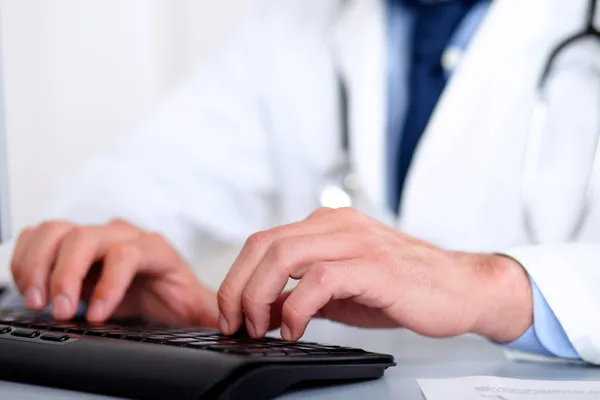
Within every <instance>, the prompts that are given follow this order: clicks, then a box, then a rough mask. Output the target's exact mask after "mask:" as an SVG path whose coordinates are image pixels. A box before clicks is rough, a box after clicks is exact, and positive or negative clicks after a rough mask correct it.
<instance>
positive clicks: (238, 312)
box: [218, 219, 335, 334]
mask: <svg viewBox="0 0 600 400" xmlns="http://www.w3.org/2000/svg"><path fill="white" fill-rule="evenodd" d="M333 229H335V226H333V224H331V223H328V221H324V220H322V219H318V220H313V221H302V222H296V223H293V224H290V225H285V226H282V227H278V228H274V229H271V230H268V231H264V232H259V233H256V234H254V235H252V236H250V238H249V239H248V240H247V241H246V244H245V245H244V247H243V248H242V251H241V252H240V254H239V256H238V257H237V259H236V260H235V262H234V263H233V265H232V267H231V269H230V270H229V273H228V274H227V276H226V277H225V280H224V281H223V283H222V285H221V287H220V288H219V292H218V300H219V309H220V311H221V316H220V318H219V327H220V329H221V331H223V333H226V334H233V333H235V332H236V331H237V330H238V329H239V328H240V326H241V324H242V320H243V312H242V291H243V290H244V288H245V286H246V284H247V283H248V280H249V279H250V277H251V276H252V273H253V272H254V269H255V268H256V266H257V265H258V263H259V262H260V261H261V260H262V258H263V257H264V256H265V254H266V252H267V251H268V249H269V247H270V246H271V244H272V243H273V242H274V241H275V240H278V239H281V238H283V237H288V236H294V235H305V234H309V233H323V232H326V231H331V230H333Z"/></svg>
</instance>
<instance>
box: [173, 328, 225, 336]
mask: <svg viewBox="0 0 600 400" xmlns="http://www.w3.org/2000/svg"><path fill="white" fill-rule="evenodd" d="M180 333H182V334H186V335H190V336H194V337H198V336H220V335H221V332H219V331H216V330H214V329H206V330H203V331H185V332H180Z"/></svg>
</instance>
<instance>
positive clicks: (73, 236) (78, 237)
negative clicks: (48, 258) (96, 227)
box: [65, 226, 90, 243]
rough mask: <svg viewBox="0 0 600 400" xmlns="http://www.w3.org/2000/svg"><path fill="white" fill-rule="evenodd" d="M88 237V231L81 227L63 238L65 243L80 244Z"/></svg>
mask: <svg viewBox="0 0 600 400" xmlns="http://www.w3.org/2000/svg"><path fill="white" fill-rule="evenodd" d="M89 236H90V233H89V229H88V228H85V227H83V226H76V227H74V228H73V229H71V231H70V232H69V233H68V234H67V236H66V237H65V240H66V241H70V242H75V243H81V242H85V241H86V240H88V238H89Z"/></svg>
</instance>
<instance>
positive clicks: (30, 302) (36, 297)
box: [25, 287, 44, 309]
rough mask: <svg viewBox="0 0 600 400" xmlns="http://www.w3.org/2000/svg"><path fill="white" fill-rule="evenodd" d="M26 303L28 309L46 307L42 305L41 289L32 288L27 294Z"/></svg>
mask: <svg viewBox="0 0 600 400" xmlns="http://www.w3.org/2000/svg"><path fill="white" fill-rule="evenodd" d="M25 303H26V305H27V307H28V308H35V309H39V308H42V307H43V306H44V305H43V304H42V292H41V291H40V289H38V288H35V287H32V288H29V289H28V290H27V292H26V293H25Z"/></svg>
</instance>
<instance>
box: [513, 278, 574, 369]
mask: <svg viewBox="0 0 600 400" xmlns="http://www.w3.org/2000/svg"><path fill="white" fill-rule="evenodd" d="M529 280H530V281H531V288H532V294H533V320H534V323H533V325H532V326H531V327H530V328H529V329H528V330H527V332H525V333H524V334H523V336H521V337H520V338H519V339H517V340H515V341H514V342H512V343H509V344H507V345H506V347H508V348H512V349H515V350H520V351H526V352H528V353H534V354H540V355H545V356H553V357H560V358H566V359H573V360H580V359H581V357H579V354H577V351H575V348H574V347H573V345H572V344H571V342H570V341H569V337H568V336H567V334H566V333H565V330H564V329H563V327H562V325H561V324H560V321H559V320H558V318H556V315H554V312H553V311H552V309H551V308H550V306H549V305H548V303H547V302H546V299H545V298H544V295H543V294H542V292H541V291H540V289H539V287H538V286H537V285H536V283H535V282H534V281H533V279H531V277H530V278H529Z"/></svg>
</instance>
